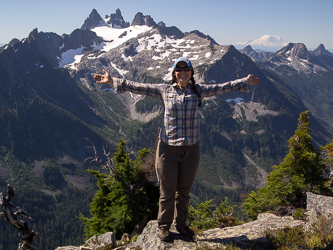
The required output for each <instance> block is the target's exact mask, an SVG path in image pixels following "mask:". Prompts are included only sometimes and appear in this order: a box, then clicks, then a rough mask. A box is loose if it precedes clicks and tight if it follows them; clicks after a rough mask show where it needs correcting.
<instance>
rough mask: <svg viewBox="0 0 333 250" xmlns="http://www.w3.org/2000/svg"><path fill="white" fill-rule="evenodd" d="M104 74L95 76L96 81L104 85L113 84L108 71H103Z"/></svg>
mask: <svg viewBox="0 0 333 250" xmlns="http://www.w3.org/2000/svg"><path fill="white" fill-rule="evenodd" d="M103 73H104V74H96V75H94V80H95V81H96V83H103V84H109V83H111V84H113V80H112V77H111V76H110V75H109V73H108V72H107V71H105V70H104V69H103Z"/></svg>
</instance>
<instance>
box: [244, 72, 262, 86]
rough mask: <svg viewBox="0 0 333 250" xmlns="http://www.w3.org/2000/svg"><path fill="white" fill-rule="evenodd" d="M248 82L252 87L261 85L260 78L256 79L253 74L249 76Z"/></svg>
mask: <svg viewBox="0 0 333 250" xmlns="http://www.w3.org/2000/svg"><path fill="white" fill-rule="evenodd" d="M247 81H248V82H249V84H250V85H258V84H259V83H260V80H259V78H258V77H254V76H253V75H251V74H250V75H248V76H247Z"/></svg>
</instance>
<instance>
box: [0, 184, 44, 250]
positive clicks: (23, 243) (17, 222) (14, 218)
mask: <svg viewBox="0 0 333 250" xmlns="http://www.w3.org/2000/svg"><path fill="white" fill-rule="evenodd" d="M7 194H8V195H7V196H6V197H5V198H4V197H3V194H2V193H0V206H1V211H2V212H0V216H1V215H2V216H4V217H5V219H6V220H7V221H8V222H9V223H10V224H11V225H12V226H13V227H14V228H15V229H17V230H18V231H19V237H20V242H19V245H18V250H37V248H35V247H34V246H33V245H32V242H33V240H34V238H35V237H36V236H37V237H39V238H40V236H39V235H38V233H37V232H35V231H33V230H31V229H30V228H29V226H28V223H27V222H26V221H23V220H21V219H20V217H23V218H26V219H29V220H32V218H31V217H30V214H29V213H28V212H27V211H24V210H23V209H22V208H20V207H18V206H15V205H14V204H13V203H12V202H11V200H12V199H13V198H14V197H15V189H14V188H12V186H11V185H9V184H7ZM13 209H15V210H16V211H15V212H13Z"/></svg>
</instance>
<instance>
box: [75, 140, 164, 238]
mask: <svg viewBox="0 0 333 250" xmlns="http://www.w3.org/2000/svg"><path fill="white" fill-rule="evenodd" d="M124 146H125V142H124V141H123V140H120V143H119V145H118V151H117V152H116V153H115V154H114V157H113V159H109V164H111V165H110V166H111V168H109V169H110V170H111V172H110V174H104V173H100V172H99V171H94V170H88V172H89V173H91V174H93V175H95V177H96V179H97V180H98V182H97V186H98V187H99V190H98V191H97V193H96V195H95V196H94V198H93V201H92V203H91V204H90V207H91V210H90V214H91V215H92V217H91V218H86V217H84V216H82V215H81V216H80V219H82V220H83V221H84V223H85V236H86V239H89V238H90V237H92V236H93V235H100V234H103V233H106V232H111V231H112V232H114V233H115V234H116V237H117V238H120V237H121V235H122V234H123V233H129V234H131V233H132V235H133V234H134V233H138V231H140V228H141V230H142V228H143V227H144V226H145V224H146V222H147V221H148V218H156V216H157V210H158V198H159V188H158V186H157V185H156V182H155V181H154V180H153V179H152V178H150V176H149V175H150V174H151V172H152V171H151V168H150V170H149V171H145V168H144V165H145V163H146V162H145V158H146V157H147V156H148V154H149V152H150V151H149V150H147V149H142V150H141V151H139V153H138V157H137V159H136V160H134V161H132V160H131V159H130V158H129V154H128V153H125V150H124Z"/></svg>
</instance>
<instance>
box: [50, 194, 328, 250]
mask: <svg viewBox="0 0 333 250" xmlns="http://www.w3.org/2000/svg"><path fill="white" fill-rule="evenodd" d="M332 207H333V198H332V197H325V196H322V195H314V194H312V193H307V210H308V215H309V216H308V220H307V221H304V220H295V219H294V218H293V217H292V216H282V217H280V216H276V215H274V214H271V213H263V214H260V215H259V216H258V219H257V220H256V221H252V222H249V223H245V224H243V225H239V226H235V227H226V228H215V229H210V230H207V231H203V232H202V233H201V234H199V235H196V237H195V238H194V240H193V241H191V240H188V239H186V238H184V237H182V236H181V235H180V234H179V233H178V232H177V231H176V230H175V228H174V227H172V228H171V240H170V242H163V241H160V240H159V239H158V237H157V234H158V227H157V221H156V220H153V221H150V222H148V224H147V226H146V227H145V228H144V230H143V232H142V233H141V234H140V235H139V237H138V238H137V240H136V241H135V242H133V243H130V244H126V245H122V246H119V245H120V244H121V242H117V241H116V239H115V236H114V234H113V233H112V232H110V233H106V234H103V235H100V236H98V237H96V236H94V237H92V238H91V239H89V240H88V241H87V242H86V243H85V245H84V246H80V247H75V246H67V247H58V248H57V249H56V250H97V249H111V247H112V246H113V247H114V249H118V250H130V249H142V250H159V249H170V250H171V249H173V250H177V249H178V250H189V249H196V248H201V247H202V248H203V247H210V248H212V249H215V248H216V247H220V248H222V247H223V246H224V245H227V244H232V245H234V246H237V247H239V248H241V249H253V250H268V249H269V248H268V240H267V239H266V238H265V232H266V231H269V230H271V231H274V230H277V229H282V228H286V227H290V228H293V227H297V226H302V225H304V226H305V227H306V226H307V225H306V224H310V223H312V222H313V221H315V220H316V215H318V214H321V215H327V214H328V213H331V210H332ZM117 245H118V246H117ZM103 247H104V248H103Z"/></svg>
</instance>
